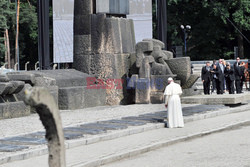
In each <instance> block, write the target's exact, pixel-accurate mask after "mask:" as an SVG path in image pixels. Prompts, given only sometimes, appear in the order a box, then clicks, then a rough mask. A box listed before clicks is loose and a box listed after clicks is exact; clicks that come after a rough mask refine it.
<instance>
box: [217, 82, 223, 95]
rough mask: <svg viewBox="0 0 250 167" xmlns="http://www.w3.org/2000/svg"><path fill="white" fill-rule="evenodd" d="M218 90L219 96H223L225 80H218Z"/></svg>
mask: <svg viewBox="0 0 250 167" xmlns="http://www.w3.org/2000/svg"><path fill="white" fill-rule="evenodd" d="M216 89H217V94H223V93H224V90H223V89H224V79H223V80H219V79H216Z"/></svg>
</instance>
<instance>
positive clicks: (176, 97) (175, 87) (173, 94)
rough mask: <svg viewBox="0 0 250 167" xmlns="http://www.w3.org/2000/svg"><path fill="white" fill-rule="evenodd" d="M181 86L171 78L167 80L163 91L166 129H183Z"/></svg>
mask: <svg viewBox="0 0 250 167" xmlns="http://www.w3.org/2000/svg"><path fill="white" fill-rule="evenodd" d="M181 94H182V90H181V86H180V85H179V84H177V83H174V80H173V78H171V77H170V78H168V86H167V87H166V89H165V91H164V96H165V106H166V108H167V110H168V114H167V115H168V128H177V127H180V128H181V127H184V121H183V115H182V108H181V100H180V95H181Z"/></svg>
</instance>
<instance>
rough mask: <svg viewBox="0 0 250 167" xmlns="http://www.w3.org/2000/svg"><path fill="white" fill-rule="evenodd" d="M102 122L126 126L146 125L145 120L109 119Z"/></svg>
mask: <svg viewBox="0 0 250 167" xmlns="http://www.w3.org/2000/svg"><path fill="white" fill-rule="evenodd" d="M101 123H107V124H118V125H126V126H140V125H145V124H146V123H145V122H142V121H136V120H124V119H122V120H109V121H102V122H101Z"/></svg>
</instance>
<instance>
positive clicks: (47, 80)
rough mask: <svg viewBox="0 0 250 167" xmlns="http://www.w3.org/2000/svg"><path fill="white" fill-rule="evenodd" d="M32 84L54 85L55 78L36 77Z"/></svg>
mask: <svg viewBox="0 0 250 167" xmlns="http://www.w3.org/2000/svg"><path fill="white" fill-rule="evenodd" d="M53 71H54V70H53ZM34 85H35V86H43V87H48V86H56V80H55V79H54V78H50V77H46V76H41V77H36V78H35V84H34Z"/></svg>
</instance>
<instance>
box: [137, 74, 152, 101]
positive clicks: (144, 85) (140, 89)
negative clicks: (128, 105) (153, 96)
mask: <svg viewBox="0 0 250 167" xmlns="http://www.w3.org/2000/svg"><path fill="white" fill-rule="evenodd" d="M150 90H151V87H150V80H149V79H142V78H140V79H138V80H137V83H136V90H135V102H136V104H148V103H150Z"/></svg>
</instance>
